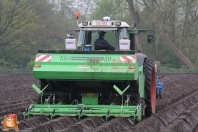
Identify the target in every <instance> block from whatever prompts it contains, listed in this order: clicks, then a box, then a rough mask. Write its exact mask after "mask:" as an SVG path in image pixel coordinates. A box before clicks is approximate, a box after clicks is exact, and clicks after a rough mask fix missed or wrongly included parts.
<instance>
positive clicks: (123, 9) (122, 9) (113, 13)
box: [113, 8, 129, 15]
mask: <svg viewBox="0 0 198 132" xmlns="http://www.w3.org/2000/svg"><path fill="white" fill-rule="evenodd" d="M125 9H129V8H122V9H120V10H119V11H117V12H115V13H113V15H115V14H117V13H119V12H120V11H122V10H125Z"/></svg>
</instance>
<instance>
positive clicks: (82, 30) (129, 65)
mask: <svg viewBox="0 0 198 132" xmlns="http://www.w3.org/2000/svg"><path fill="white" fill-rule="evenodd" d="M77 18H78V17H77ZM77 24H78V22H77ZM133 25H134V24H133ZM75 31H77V32H78V34H79V35H78V38H77V39H75V38H74V36H73V35H72V34H71V31H70V32H69V34H68V37H67V38H66V39H65V49H61V50H38V53H37V54H36V58H35V62H34V68H33V76H34V78H36V79H38V80H39V83H40V86H39V87H38V86H36V85H35V84H33V85H32V87H33V88H34V89H35V90H36V91H37V92H38V94H39V96H38V98H36V99H35V100H34V101H33V103H32V104H30V106H29V107H28V108H26V111H24V112H23V115H24V116H25V117H26V116H27V117H32V116H37V115H43V116H47V117H51V119H52V118H56V117H60V116H73V117H76V118H78V119H82V118H86V117H91V116H97V117H102V118H105V119H106V121H108V120H110V119H112V118H116V117H128V118H130V119H131V120H132V121H133V122H139V121H141V120H142V119H143V117H144V116H147V117H149V116H151V115H153V114H154V113H155V109H156V75H155V74H156V68H155V63H154V61H153V60H152V59H149V58H148V57H147V56H146V55H144V54H142V53H141V52H140V50H136V48H135V43H136V41H135V35H137V34H139V33H146V34H147V42H148V43H152V42H153V41H154V33H153V31H151V30H146V29H134V26H132V27H131V26H129V25H128V24H127V23H126V22H123V21H119V20H111V18H110V17H104V18H103V20H92V21H85V22H81V23H80V24H78V29H76V30H75ZM101 31H104V32H106V38H105V39H106V40H107V41H108V42H109V43H110V44H111V45H112V46H114V47H115V49H114V50H110V49H109V48H108V47H107V46H105V45H102V46H95V45H94V42H95V40H96V39H97V38H98V36H99V33H100V32H101Z"/></svg>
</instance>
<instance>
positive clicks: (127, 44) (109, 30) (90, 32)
mask: <svg viewBox="0 0 198 132" xmlns="http://www.w3.org/2000/svg"><path fill="white" fill-rule="evenodd" d="M78 28H79V30H78V31H79V36H78V40H77V39H73V38H72V39H71V38H68V39H66V40H65V43H66V50H83V51H95V50H102V51H106V50H110V49H109V47H108V46H107V45H105V44H101V45H94V43H95V41H96V40H97V39H98V38H99V37H100V33H101V32H106V34H105V38H104V40H106V41H107V42H108V43H109V44H110V45H111V46H113V47H114V48H115V51H134V50H135V34H138V33H139V32H146V30H134V29H131V28H130V26H129V25H128V24H127V23H126V22H121V21H118V20H111V19H110V17H104V18H103V20H93V21H86V22H82V23H80V24H79V25H78ZM149 37H152V36H151V35H150V36H149ZM151 39H152V38H151Z"/></svg>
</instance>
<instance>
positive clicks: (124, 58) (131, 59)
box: [120, 56, 135, 63]
mask: <svg viewBox="0 0 198 132" xmlns="http://www.w3.org/2000/svg"><path fill="white" fill-rule="evenodd" d="M120 62H122V63H124V62H128V63H135V56H120Z"/></svg>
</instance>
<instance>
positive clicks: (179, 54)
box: [153, 18, 195, 69]
mask: <svg viewBox="0 0 198 132" xmlns="http://www.w3.org/2000/svg"><path fill="white" fill-rule="evenodd" d="M153 23H154V25H155V27H156V29H157V30H158V32H159V34H160V36H161V37H162V38H164V40H165V41H166V42H167V44H168V45H169V47H170V48H171V49H172V50H173V52H174V53H175V55H176V56H177V57H178V58H179V59H180V60H181V61H182V62H183V63H184V64H185V65H186V66H187V67H188V68H189V69H195V66H194V65H193V64H192V63H191V61H190V60H189V59H188V58H187V57H186V56H185V55H184V54H183V53H182V52H181V51H180V50H179V49H177V47H176V46H175V45H174V43H173V41H172V40H171V39H170V38H169V37H168V35H167V34H166V33H164V31H163V29H162V28H161V27H160V26H159V25H158V23H157V18H155V19H154V20H153Z"/></svg>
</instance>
